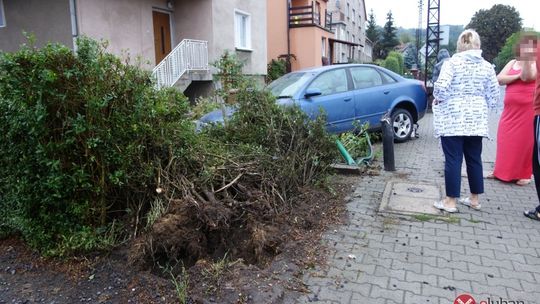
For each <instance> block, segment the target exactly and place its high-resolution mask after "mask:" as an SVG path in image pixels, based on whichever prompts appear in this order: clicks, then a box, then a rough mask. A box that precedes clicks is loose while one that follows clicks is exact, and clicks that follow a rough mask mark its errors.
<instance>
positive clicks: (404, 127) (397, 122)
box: [392, 109, 414, 143]
mask: <svg viewBox="0 0 540 304" xmlns="http://www.w3.org/2000/svg"><path fill="white" fill-rule="evenodd" d="M413 124H414V122H413V118H412V115H411V113H409V111H407V110H405V109H396V110H395V111H394V112H393V113H392V128H393V129H394V141H395V142H398V143H402V142H405V141H407V140H409V138H410V137H411V133H412V130H413Z"/></svg>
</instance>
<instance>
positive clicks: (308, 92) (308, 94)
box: [304, 88, 322, 98]
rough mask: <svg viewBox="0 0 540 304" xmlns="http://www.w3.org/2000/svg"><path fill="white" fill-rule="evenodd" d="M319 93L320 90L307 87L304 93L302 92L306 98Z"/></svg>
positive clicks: (320, 93)
mask: <svg viewBox="0 0 540 304" xmlns="http://www.w3.org/2000/svg"><path fill="white" fill-rule="evenodd" d="M319 95H322V92H321V90H319V89H317V88H309V89H307V90H306V94H304V96H305V97H306V98H310V97H313V96H319Z"/></svg>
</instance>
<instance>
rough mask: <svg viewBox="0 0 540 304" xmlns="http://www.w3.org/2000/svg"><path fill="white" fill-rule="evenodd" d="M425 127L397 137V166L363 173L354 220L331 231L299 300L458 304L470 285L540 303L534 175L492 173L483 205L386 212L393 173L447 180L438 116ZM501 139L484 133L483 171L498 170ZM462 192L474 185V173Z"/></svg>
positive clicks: (478, 293)
mask: <svg viewBox="0 0 540 304" xmlns="http://www.w3.org/2000/svg"><path fill="white" fill-rule="evenodd" d="M493 116H494V117H493V118H492V119H491V121H490V125H491V133H492V134H495V131H496V127H497V117H496V116H497V115H493ZM419 133H420V138H419V139H415V140H411V141H409V142H407V143H404V144H398V145H395V154H396V168H397V171H396V172H393V173H389V172H384V171H382V172H381V175H379V176H363V177H360V178H359V180H358V185H357V188H356V190H355V192H354V194H353V195H352V197H351V198H350V200H349V202H348V205H347V206H348V210H349V222H348V224H347V225H344V226H340V227H336V228H335V229H336V230H333V231H330V232H328V233H327V234H326V235H325V236H324V237H323V241H324V242H326V243H327V244H328V247H330V248H331V249H332V250H331V256H329V257H328V266H327V267H323V268H317V269H314V270H312V271H310V272H307V273H306V276H305V281H306V283H307V285H308V287H309V288H310V290H311V292H310V293H308V294H306V295H304V296H303V297H301V298H300V299H299V301H298V302H299V303H311V302H316V303H385V304H390V303H407V304H409V303H415V304H416V303H429V304H448V303H450V304H452V303H454V300H455V299H456V297H457V296H458V295H461V294H463V293H467V294H470V295H472V296H473V297H474V299H475V300H476V303H480V302H481V301H486V303H488V302H487V301H488V298H489V299H490V300H491V303H493V301H500V300H501V298H502V300H504V301H524V303H527V304H533V303H540V288H539V286H540V223H539V222H535V221H532V220H530V219H527V218H525V217H524V216H523V215H522V212H523V210H526V209H531V208H532V207H534V206H536V205H537V203H538V201H537V198H536V192H535V189H534V185H533V184H532V183H531V184H530V185H527V186H524V187H520V186H517V185H514V184H505V183H502V182H499V181H496V180H485V192H486V193H485V194H484V195H482V196H481V202H482V211H480V212H478V211H474V210H470V209H468V208H467V207H461V208H460V213H458V214H457V215H452V217H449V218H446V220H436V219H433V218H428V219H422V220H418V219H417V217H414V216H407V215H393V214H387V213H379V212H378V209H379V205H380V203H381V199H382V197H383V191H384V189H385V187H386V183H387V182H389V181H391V180H403V181H405V182H408V183H413V184H414V183H430V184H434V185H437V186H439V187H440V186H443V185H444V169H443V168H444V162H443V154H442V151H441V148H440V146H439V144H438V140H437V139H435V138H434V137H433V129H432V116H431V114H427V115H426V117H425V118H424V119H423V120H421V121H420V129H419ZM493 138H495V137H493ZM495 145H496V144H495V141H494V140H491V141H490V140H487V139H485V140H484V151H483V155H482V157H483V159H482V160H483V162H484V171H490V170H491V169H492V168H493V163H494V160H495V148H496V147H495ZM381 165H382V163H381ZM461 193H462V195H466V194H467V193H469V189H468V183H467V179H466V178H463V179H462V192H461ZM464 303H466V301H464ZM496 303H500V302H496ZM503 303H504V302H503ZM509 303H513V302H509ZM516 303H518V302H516ZM519 303H520V302H519Z"/></svg>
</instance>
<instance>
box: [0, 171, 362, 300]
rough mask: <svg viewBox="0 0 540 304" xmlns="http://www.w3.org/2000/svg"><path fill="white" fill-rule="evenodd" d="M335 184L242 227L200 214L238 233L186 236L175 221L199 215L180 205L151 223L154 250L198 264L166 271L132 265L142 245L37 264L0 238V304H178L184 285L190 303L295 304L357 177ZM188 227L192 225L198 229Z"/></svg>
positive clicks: (218, 214)
mask: <svg viewBox="0 0 540 304" xmlns="http://www.w3.org/2000/svg"><path fill="white" fill-rule="evenodd" d="M335 179H336V182H335V183H334V184H333V185H332V188H333V190H334V192H335V193H334V195H331V194H330V193H328V191H325V190H319V189H304V191H302V195H301V196H300V197H298V198H297V199H295V201H294V206H291V208H290V210H289V212H286V213H280V214H279V215H278V216H277V217H275V218H251V220H248V222H247V224H246V226H245V227H239V226H235V225H234V224H233V225H231V222H230V219H229V218H227V214H223V212H224V211H225V210H220V209H212V210H207V211H206V212H205V214H210V215H211V216H210V217H209V218H207V219H205V220H206V221H214V224H215V225H216V227H219V226H220V225H222V222H220V221H223V220H225V219H227V220H228V221H229V222H227V225H230V226H232V227H236V228H244V229H231V230H227V231H225V232H223V231H219V230H216V231H210V232H209V231H205V232H200V233H198V232H197V230H196V229H191V228H189V229H190V230H188V231H186V230H185V229H186V226H185V225H181V226H178V223H182V222H183V223H186V221H193V219H194V218H195V219H196V218H197V217H193V216H192V215H193V212H194V211H196V210H197V209H193V208H191V209H190V206H189V205H188V204H178V205H177V206H176V207H174V208H177V209H174V208H173V209H172V211H171V212H170V213H169V214H168V215H167V216H166V217H164V218H163V219H162V220H161V221H160V222H159V223H156V226H155V227H154V229H153V231H154V232H155V234H153V238H154V239H153V241H154V242H155V244H156V246H155V247H154V248H159V247H160V246H165V247H166V248H168V249H170V248H175V246H174V244H178V243H181V246H177V247H176V248H181V249H179V250H181V251H183V252H178V253H177V254H178V256H183V257H188V256H190V255H191V256H194V257H197V258H193V259H191V260H190V259H185V260H182V261H177V262H175V263H171V261H168V264H167V266H168V267H170V268H167V269H168V271H166V272H164V271H163V270H164V269H166V268H163V267H157V266H156V265H165V264H163V263H165V261H145V262H146V264H145V263H142V264H137V263H133V261H137V257H142V256H144V255H143V254H141V253H137V250H136V249H134V248H136V246H137V245H139V246H140V247H139V249H141V251H142V250H143V249H145V248H147V247H142V244H144V243H143V242H141V240H138V242H135V244H134V245H132V246H130V247H129V248H127V247H124V248H119V249H116V250H114V251H112V252H111V253H109V254H107V255H103V254H99V255H95V256H86V257H83V258H75V259H70V260H62V261H59V260H56V259H46V258H42V257H40V256H39V255H38V254H36V253H35V252H33V251H31V250H29V249H27V247H26V246H25V245H24V244H23V243H22V242H20V241H19V240H17V239H8V240H2V241H1V243H0V303H41V302H43V303H80V302H87V303H128V302H129V303H178V302H179V293H180V292H179V290H180V289H179V285H178V284H180V285H181V284H182V282H185V283H187V286H188V288H187V294H186V295H185V297H184V299H185V300H186V302H188V303H288V302H293V301H294V299H295V298H296V297H297V296H298V295H299V293H302V292H306V291H307V288H306V287H305V286H304V284H303V282H302V275H303V273H304V271H306V270H308V269H311V268H313V267H315V266H316V265H320V264H322V263H324V258H325V256H326V254H325V253H326V248H324V246H323V245H322V244H321V242H320V240H321V235H322V233H323V232H324V231H326V230H327V229H328V227H329V226H331V225H334V224H339V223H341V222H343V221H344V220H345V210H346V209H345V199H344V198H345V196H347V195H349V194H350V193H351V192H352V190H353V189H352V188H353V187H354V182H355V181H357V179H358V177H354V176H347V177H346V176H338V177H336V178H335ZM214 207H216V208H219V207H218V206H214ZM186 208H187V209H186ZM211 208H213V207H211ZM182 216H184V217H185V218H181V217H182ZM191 224H193V225H195V226H194V227H196V224H197V223H196V222H193V223H191ZM160 225H161V226H160ZM188 227H192V226H188ZM145 250H146V249H145ZM137 254H139V256H137ZM156 256H158V257H159V254H157V255H156ZM129 261H131V264H130V263H129ZM154 262H156V263H154ZM157 262H162V264H159V263H157ZM129 265H136V266H137V267H131V266H129ZM148 265H151V267H148ZM181 266H183V267H184V268H185V271H184V272H181V268H182V267H181ZM172 277H175V280H176V283H177V284H176V285H175V284H174V283H173V280H171V278H172ZM180 287H181V286H180Z"/></svg>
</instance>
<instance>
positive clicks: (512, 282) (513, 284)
mask: <svg viewBox="0 0 540 304" xmlns="http://www.w3.org/2000/svg"><path fill="white" fill-rule="evenodd" d="M487 285H488V286H503V287H509V288H514V289H516V290H522V286H521V282H520V281H519V280H517V279H508V278H498V277H493V278H492V277H489V276H488V277H487Z"/></svg>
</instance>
